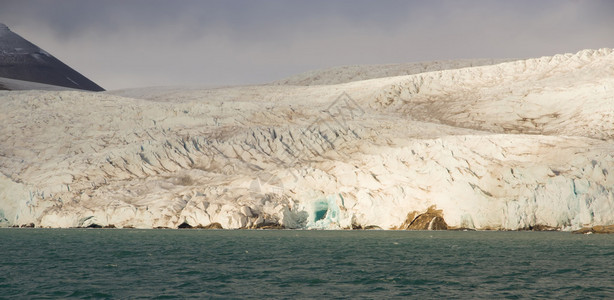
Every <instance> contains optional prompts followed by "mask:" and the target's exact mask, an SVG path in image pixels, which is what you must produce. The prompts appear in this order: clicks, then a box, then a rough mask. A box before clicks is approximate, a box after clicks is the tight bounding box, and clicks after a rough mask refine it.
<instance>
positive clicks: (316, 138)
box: [0, 49, 614, 230]
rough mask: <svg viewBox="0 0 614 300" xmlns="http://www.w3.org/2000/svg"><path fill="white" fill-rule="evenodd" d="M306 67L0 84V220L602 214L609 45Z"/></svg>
mask: <svg viewBox="0 0 614 300" xmlns="http://www.w3.org/2000/svg"><path fill="white" fill-rule="evenodd" d="M319 80H321V82H320V84H319V85H313V86H297V85H280V84H277V85H263V86H243V87H228V88H215V89H206V90H185V89H184V90H180V89H177V90H172V89H159V90H153V91H152V90H132V91H116V92H105V93H91V92H79V91H11V92H8V91H5V92H0V120H2V126H0V138H1V139H0V173H1V174H0V224H2V225H3V226H14V225H23V224H30V223H32V224H34V225H35V226H39V227H40V226H43V227H77V226H82V227H87V226H93V224H95V225H97V226H110V225H113V226H115V227H138V228H155V227H170V228H177V227H179V226H180V225H181V226H182V227H187V226H188V225H189V226H191V227H206V226H218V225H219V226H221V227H223V228H278V227H283V228H314V229H318V228H319V229H339V228H372V227H379V228H383V229H390V228H400V229H407V228H410V227H411V225H412V224H414V225H415V226H416V227H419V228H418V229H429V228H430V229H443V228H444V225H445V228H449V229H454V228H468V229H501V230H508V229H509V230H515V229H529V228H552V229H561V230H576V229H579V228H581V227H591V226H599V225H610V224H614V156H613V155H614V154H613V153H614V143H613V137H614V93H613V91H614V53H613V51H612V50H611V49H600V50H584V51H580V52H578V53H576V54H564V55H555V56H552V57H542V58H536V59H529V60H519V61H511V62H505V63H499V64H494V65H483V66H476V67H468V68H460V69H450V70H441V71H434V72H426V73H418V74H413V75H407V76H396V77H385V78H376V79H370V80H363V81H352V82H347V83H343V84H332V83H334V82H336V80H337V79H336V78H320V79H319ZM331 82H332V83H331ZM139 95H141V96H139ZM127 96H130V97H127ZM429 219H430V220H429ZM182 224H185V225H182ZM216 224H217V225H216Z"/></svg>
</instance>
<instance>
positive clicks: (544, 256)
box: [0, 229, 614, 299]
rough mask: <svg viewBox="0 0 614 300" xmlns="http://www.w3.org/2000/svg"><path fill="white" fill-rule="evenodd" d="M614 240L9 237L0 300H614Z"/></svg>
mask: <svg viewBox="0 0 614 300" xmlns="http://www.w3.org/2000/svg"><path fill="white" fill-rule="evenodd" d="M613 270H614V235H574V234H570V233H561V232H451V231H442V232H433V231H422V232H416V231H294V230H270V231H263V230H187V229H186V230H153V229H152V230H135V229H0V298H3V299H24V298H25V299H27V298H36V299H41V298H42V299H44V298H53V299H56V298H85V299H90V298H109V299H127V298H129V299H132V298H158V299H174V298H201V299H202V298H204V299H207V298H218V299H221V298H285V299H293V298H312V299H313V298H371V299H385V298H473V299H475V298H557V299H559V298H610V299H612V298H614V271H613Z"/></svg>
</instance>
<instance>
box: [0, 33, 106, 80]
mask: <svg viewBox="0 0 614 300" xmlns="http://www.w3.org/2000/svg"><path fill="white" fill-rule="evenodd" d="M0 77H5V78H11V79H17V80H22V81H30V82H37V83H44V84H48V85H56V86H62V87H67V88H72V89H79V90H89V91H104V89H103V88H102V87H100V86H99V85H97V84H96V83H94V82H93V81H91V80H89V79H87V78H86V77H85V76H83V75H81V74H80V73H79V72H77V71H75V70H73V69H72V68H71V67H69V66H67V65H66V64H64V63H63V62H61V61H60V60H58V59H57V58H55V57H53V55H51V54H49V53H48V52H46V51H45V50H43V49H41V48H40V47H38V46H36V45H34V44H32V43H30V42H29V41H27V40H26V39H24V38H22V37H21V36H19V35H18V34H16V33H14V32H13V31H11V30H10V29H9V27H8V26H6V25H5V24H2V23H0Z"/></svg>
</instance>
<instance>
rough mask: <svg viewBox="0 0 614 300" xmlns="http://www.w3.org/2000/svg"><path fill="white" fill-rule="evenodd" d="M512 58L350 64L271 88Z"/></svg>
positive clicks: (337, 82) (480, 64)
mask: <svg viewBox="0 0 614 300" xmlns="http://www.w3.org/2000/svg"><path fill="white" fill-rule="evenodd" d="M508 61H513V59H459V60H444V61H430V62H417V63H407V64H388V65H350V66H342V67H334V68H329V69H325V70H315V71H310V72H305V73H301V74H297V75H294V76H291V77H289V78H286V79H282V80H279V81H275V82H273V83H272V84H274V85H328V84H339V83H347V82H352V81H359V80H367V79H375V78H384V77H393V76H403V75H413V74H419V73H426V72H435V71H443V70H451V69H461V68H468V67H477V66H485V65H494V64H499V63H504V62H508Z"/></svg>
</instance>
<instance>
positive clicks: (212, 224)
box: [202, 222, 224, 229]
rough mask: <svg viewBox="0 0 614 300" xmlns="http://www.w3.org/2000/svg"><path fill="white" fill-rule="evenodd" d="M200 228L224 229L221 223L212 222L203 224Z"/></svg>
mask: <svg viewBox="0 0 614 300" xmlns="http://www.w3.org/2000/svg"><path fill="white" fill-rule="evenodd" d="M202 229H224V227H222V224H220V223H218V222H214V223H211V224H209V225H206V226H203V227H202Z"/></svg>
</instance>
